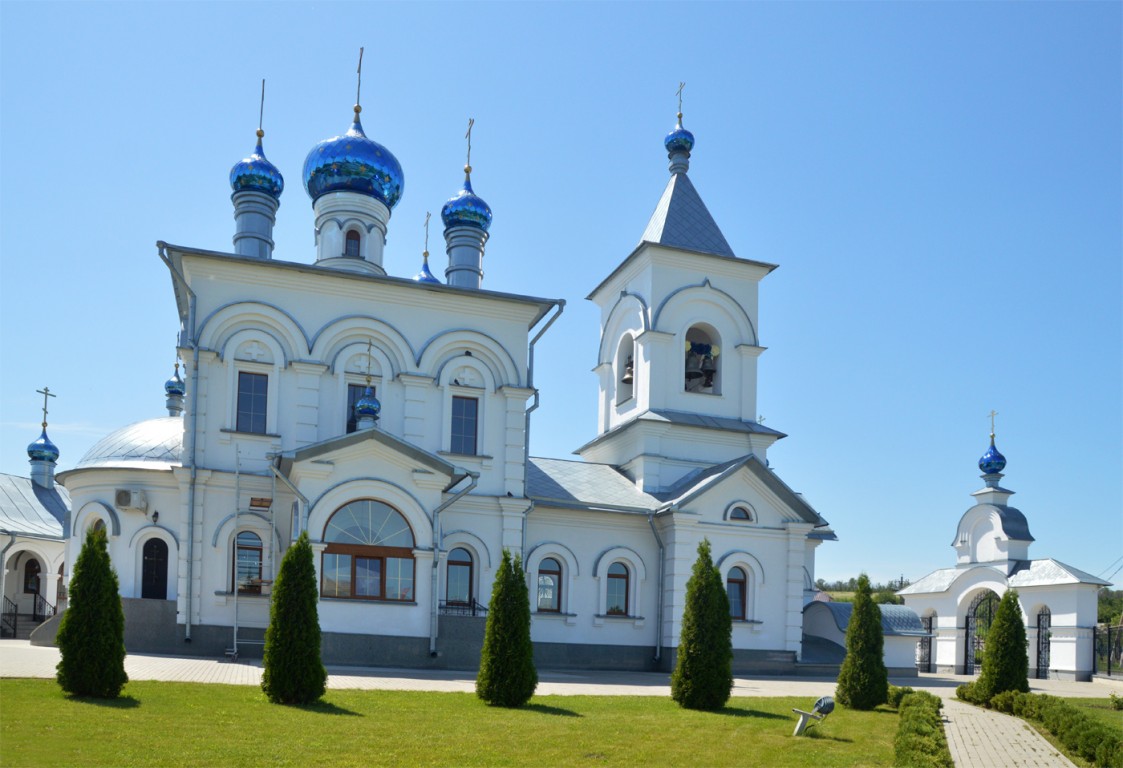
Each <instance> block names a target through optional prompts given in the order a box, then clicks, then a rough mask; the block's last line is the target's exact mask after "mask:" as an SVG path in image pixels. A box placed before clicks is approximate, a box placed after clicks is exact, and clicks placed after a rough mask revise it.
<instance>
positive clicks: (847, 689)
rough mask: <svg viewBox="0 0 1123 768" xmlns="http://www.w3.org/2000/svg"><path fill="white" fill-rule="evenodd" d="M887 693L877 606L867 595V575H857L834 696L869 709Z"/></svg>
mask: <svg viewBox="0 0 1123 768" xmlns="http://www.w3.org/2000/svg"><path fill="white" fill-rule="evenodd" d="M888 697H889V671H888V670H887V669H886V668H885V636H884V634H883V632H882V629H881V610H880V609H879V608H878V607H877V605H876V604H875V603H874V602H873V600H872V599H871V598H870V579H869V576H867V575H866V574H864V573H863V574H862V575H861V576H859V577H858V591H857V592H855V593H854V610H853V613H851V614H850V625H849V626H848V627H847V628H846V658H844V659H843V660H842V669H840V670H839V673H838V685H837V687H836V688H835V698H836V699H838V702H839V703H840V704H842V705H843V706H846V707H850V708H851V709H873V708H874V707H876V706H877V705H878V704H884V703H886V699H888Z"/></svg>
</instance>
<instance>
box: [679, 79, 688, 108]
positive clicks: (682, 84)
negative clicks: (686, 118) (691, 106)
mask: <svg viewBox="0 0 1123 768" xmlns="http://www.w3.org/2000/svg"><path fill="white" fill-rule="evenodd" d="M685 87H686V82H685V81H679V84H678V111H679V112H682V89H683V88H685Z"/></svg>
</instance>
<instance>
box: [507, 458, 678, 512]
mask: <svg viewBox="0 0 1123 768" xmlns="http://www.w3.org/2000/svg"><path fill="white" fill-rule="evenodd" d="M526 495H527V496H529V497H530V498H532V499H534V500H535V501H540V502H543V503H544V504H547V505H549V504H555V505H562V506H578V507H583V508H600V509H604V508H616V509H624V510H634V511H654V510H656V509H658V508H659V507H660V506H662V502H661V501H660V500H659V499H657V498H655V497H654V496H652V495H651V494H647V493H644V492H643V491H641V490H639V489H638V488H636V486H635V483H633V482H632V481H631V480H629V479H628V478H627V477H625V476H624V475H623V474H622V473H621V472H620V471H619V470H617V469H616V468H615V467H612V466H610V465H608V464H592V463H590V462H585V461H568V460H565V459H539V458H531V459H530V461H529V462H527V465H526Z"/></svg>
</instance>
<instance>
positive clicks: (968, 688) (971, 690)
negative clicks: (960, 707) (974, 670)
mask: <svg viewBox="0 0 1123 768" xmlns="http://www.w3.org/2000/svg"><path fill="white" fill-rule="evenodd" d="M955 697H956V698H957V699H959V700H960V701H966V702H967V703H968V704H975V705H978V706H980V707H984V706H986V704H987V702H988V701H989V698H988V697H986V696H984V695H983V691H982V689H981V688H980V687H979V681H978V680H976V681H975V682H973V683H964V684H963V685H960V686H958V687H957V688H956V689H955Z"/></svg>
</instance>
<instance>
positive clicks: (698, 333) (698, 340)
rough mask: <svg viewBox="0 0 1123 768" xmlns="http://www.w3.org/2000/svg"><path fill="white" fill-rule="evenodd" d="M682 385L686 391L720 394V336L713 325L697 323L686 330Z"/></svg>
mask: <svg viewBox="0 0 1123 768" xmlns="http://www.w3.org/2000/svg"><path fill="white" fill-rule="evenodd" d="M684 352H685V357H684V358H683V387H684V388H685V390H686V391H687V392H698V393H702V394H707V395H720V394H721V364H720V362H719V361H720V359H721V337H720V336H718V333H717V331H716V330H715V329H714V328H713V326H710V325H707V324H705V323H699V324H697V325H694V326H691V328H690V330H688V331H687V332H686V344H685V345H684Z"/></svg>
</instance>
